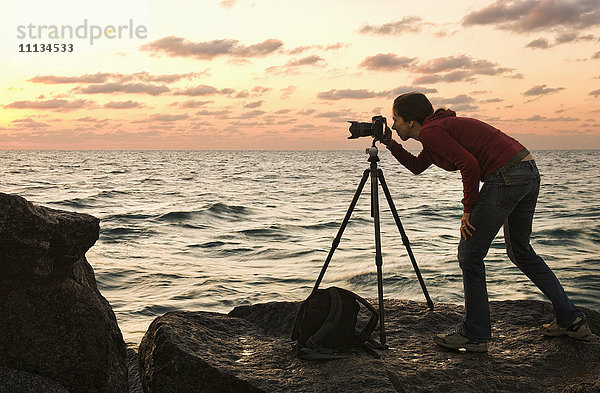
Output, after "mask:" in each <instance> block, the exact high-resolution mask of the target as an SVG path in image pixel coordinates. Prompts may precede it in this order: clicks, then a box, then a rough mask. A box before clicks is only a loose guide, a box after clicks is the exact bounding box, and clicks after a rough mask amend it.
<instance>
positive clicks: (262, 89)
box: [251, 86, 273, 95]
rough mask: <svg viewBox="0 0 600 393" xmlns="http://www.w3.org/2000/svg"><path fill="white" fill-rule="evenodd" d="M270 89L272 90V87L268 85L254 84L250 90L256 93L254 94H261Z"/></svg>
mask: <svg viewBox="0 0 600 393" xmlns="http://www.w3.org/2000/svg"><path fill="white" fill-rule="evenodd" d="M271 90H273V89H272V88H270V87H264V86H254V87H253V88H252V90H251V91H252V93H256V94H258V95H261V94H265V93H268V92H270V91H271Z"/></svg>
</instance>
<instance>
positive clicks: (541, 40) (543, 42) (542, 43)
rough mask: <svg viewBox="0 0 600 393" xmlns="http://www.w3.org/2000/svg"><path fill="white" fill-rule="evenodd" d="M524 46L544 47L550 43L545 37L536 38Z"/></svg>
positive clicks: (547, 46)
mask: <svg viewBox="0 0 600 393" xmlns="http://www.w3.org/2000/svg"><path fill="white" fill-rule="evenodd" d="M525 47H526V48H539V49H546V48H549V47H550V43H549V42H548V40H547V39H545V38H538V39H536V40H533V41H531V42H530V43H529V44H527V45H526V46H525Z"/></svg>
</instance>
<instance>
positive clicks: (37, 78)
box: [27, 72, 111, 84]
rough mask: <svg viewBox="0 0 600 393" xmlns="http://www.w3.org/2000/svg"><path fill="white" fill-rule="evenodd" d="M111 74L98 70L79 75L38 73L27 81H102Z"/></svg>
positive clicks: (52, 82)
mask: <svg viewBox="0 0 600 393" xmlns="http://www.w3.org/2000/svg"><path fill="white" fill-rule="evenodd" d="M110 76H111V74H108V73H101V72H98V73H96V74H85V75H80V76H57V75H42V76H40V75H38V76H34V77H33V78H31V79H28V80H27V81H28V82H33V83H46V84H58V83H104V82H106V81H107V80H108V79H109V78H110Z"/></svg>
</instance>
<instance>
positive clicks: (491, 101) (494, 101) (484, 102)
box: [479, 98, 504, 104]
mask: <svg viewBox="0 0 600 393" xmlns="http://www.w3.org/2000/svg"><path fill="white" fill-rule="evenodd" d="M503 101H504V100H503V99H502V98H488V99H487V100H482V101H479V102H480V103H481V104H493V103H496V102H503Z"/></svg>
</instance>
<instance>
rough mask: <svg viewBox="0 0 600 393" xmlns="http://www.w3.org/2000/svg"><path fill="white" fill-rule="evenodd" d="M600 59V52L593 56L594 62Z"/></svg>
mask: <svg viewBox="0 0 600 393" xmlns="http://www.w3.org/2000/svg"><path fill="white" fill-rule="evenodd" d="M597 59H600V52H596V53H594V54H593V55H592V60H597Z"/></svg>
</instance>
